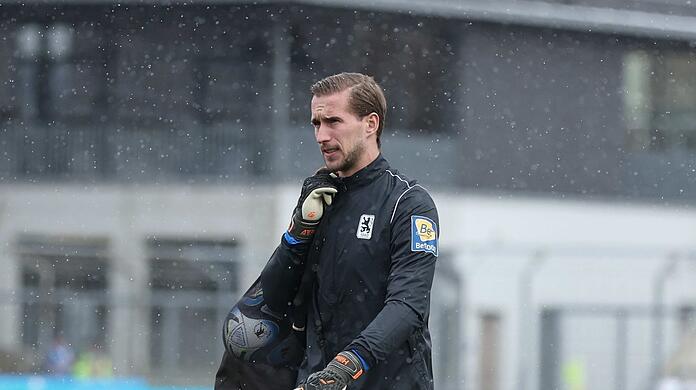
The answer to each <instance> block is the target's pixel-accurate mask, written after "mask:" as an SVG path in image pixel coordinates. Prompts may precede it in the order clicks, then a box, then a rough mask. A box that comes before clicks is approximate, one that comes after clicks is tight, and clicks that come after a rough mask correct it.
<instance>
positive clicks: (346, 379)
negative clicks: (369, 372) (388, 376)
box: [295, 351, 364, 390]
mask: <svg viewBox="0 0 696 390" xmlns="http://www.w3.org/2000/svg"><path fill="white" fill-rule="evenodd" d="M363 372H364V370H363V366H362V363H361V362H360V358H359V357H358V356H357V355H356V354H355V353H353V352H350V351H343V352H341V353H339V354H338V355H336V357H335V358H334V359H333V360H332V361H331V362H330V363H329V365H327V366H326V368H325V369H323V370H321V371H319V372H315V373H314V374H312V375H310V376H309V378H307V381H305V382H304V383H302V384H301V385H299V386H298V387H297V388H296V389H295V390H345V389H346V388H347V387H348V385H349V384H351V383H353V381H355V380H357V379H358V378H360V376H361V375H362V374H363Z"/></svg>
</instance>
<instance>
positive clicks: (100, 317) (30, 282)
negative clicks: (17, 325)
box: [17, 235, 109, 362]
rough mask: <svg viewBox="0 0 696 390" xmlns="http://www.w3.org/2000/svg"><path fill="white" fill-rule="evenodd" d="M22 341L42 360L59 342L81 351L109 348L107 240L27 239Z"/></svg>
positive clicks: (21, 243) (22, 242)
mask: <svg viewBox="0 0 696 390" xmlns="http://www.w3.org/2000/svg"><path fill="white" fill-rule="evenodd" d="M17 249H18V252H19V253H20V257H21V260H22V278H23V284H22V285H23V291H24V294H23V295H22V300H23V306H22V309H23V322H22V343H23V344H24V346H25V348H27V349H28V350H29V351H31V352H32V355H33V356H32V357H33V358H34V359H37V362H39V361H40V360H41V359H42V358H43V357H44V356H45V354H46V351H47V350H48V349H49V348H50V347H51V344H52V342H53V341H54V340H55V339H56V338H63V339H65V341H66V342H68V343H70V344H71V345H72V347H73V348H74V349H75V350H76V352H77V351H78V350H87V349H89V348H93V347H95V346H98V347H106V332H107V330H108V326H107V313H108V305H107V299H106V294H105V293H106V289H107V276H108V265H109V264H108V259H107V257H106V249H107V242H106V240H105V239H91V240H90V239H67V238H61V237H43V236H31V235H25V236H22V237H21V238H20V239H19V240H18V242H17Z"/></svg>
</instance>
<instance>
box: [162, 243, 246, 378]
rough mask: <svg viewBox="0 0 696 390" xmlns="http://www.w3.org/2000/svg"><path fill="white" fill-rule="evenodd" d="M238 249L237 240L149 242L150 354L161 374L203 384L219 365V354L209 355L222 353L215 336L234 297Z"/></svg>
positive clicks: (218, 332) (236, 286)
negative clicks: (150, 292)
mask: <svg viewBox="0 0 696 390" xmlns="http://www.w3.org/2000/svg"><path fill="white" fill-rule="evenodd" d="M237 251H238V248H237V245H236V242H234V241H233V240H185V239H176V238H173V239H162V238H153V239H151V240H150V241H149V252H150V283H151V287H152V308H151V311H150V313H151V319H152V320H151V339H150V342H151V344H150V356H151V362H152V367H153V368H154V369H155V370H156V371H159V373H158V375H160V374H161V375H168V376H172V375H178V374H181V375H185V376H186V378H187V379H188V380H191V378H195V379H201V380H203V379H204V378H207V375H209V372H210V371H211V370H214V368H215V367H214V366H215V364H217V363H219V362H217V361H216V359H218V357H219V354H217V353H211V351H217V350H220V349H221V348H222V347H221V346H222V343H221V341H220V340H219V339H217V338H216V337H215V336H212V337H211V335H218V334H220V332H221V331H220V324H221V323H222V322H223V320H224V317H225V315H226V314H227V311H228V310H229V309H230V307H231V303H230V302H231V301H233V300H234V298H233V296H236V295H234V293H235V292H236V291H237V289H238V285H237V281H238V279H237V277H238V271H237V267H238V264H239V263H238V262H237V256H238V252H237ZM220 302H225V303H227V304H230V307H227V306H226V305H225V306H224V307H221V305H220ZM192 329H194V330H195V331H191V330H192ZM183 368H185V369H183ZM182 369H183V370H182Z"/></svg>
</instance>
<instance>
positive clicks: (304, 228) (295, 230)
mask: <svg viewBox="0 0 696 390" xmlns="http://www.w3.org/2000/svg"><path fill="white" fill-rule="evenodd" d="M318 225H319V221H316V222H309V221H305V220H303V219H302V218H301V217H300V216H298V215H297V213H295V214H294V215H293V216H292V222H291V223H290V227H289V228H288V233H290V235H291V236H292V237H293V238H295V239H296V240H298V241H307V240H309V239H311V238H312V236H314V233H315V232H316V230H317V226H318Z"/></svg>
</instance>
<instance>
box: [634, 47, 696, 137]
mask: <svg viewBox="0 0 696 390" xmlns="http://www.w3.org/2000/svg"><path fill="white" fill-rule="evenodd" d="M623 74H624V113H625V121H626V124H627V131H628V133H627V135H628V142H627V144H628V148H629V150H653V151H657V150H696V54H694V53H692V52H691V51H683V52H682V51H676V50H675V51H668V52H653V53H647V52H643V51H633V52H630V53H628V54H627V55H626V56H625V59H624V70H623Z"/></svg>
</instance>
